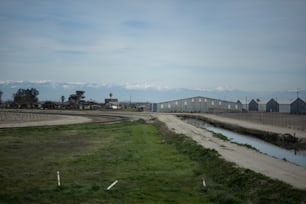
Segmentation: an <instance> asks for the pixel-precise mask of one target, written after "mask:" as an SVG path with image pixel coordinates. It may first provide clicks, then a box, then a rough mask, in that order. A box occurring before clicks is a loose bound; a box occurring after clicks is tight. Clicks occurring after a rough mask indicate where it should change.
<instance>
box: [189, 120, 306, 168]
mask: <svg viewBox="0 0 306 204" xmlns="http://www.w3.org/2000/svg"><path fill="white" fill-rule="evenodd" d="M184 121H185V122H187V123H189V124H191V125H194V126H196V127H199V128H203V129H207V130H210V131H212V132H215V133H221V134H222V135H224V136H226V137H227V138H228V139H229V140H231V141H232V142H235V143H239V144H249V145H251V146H252V147H255V148H256V149H258V150H259V151H260V152H262V153H266V154H268V155H270V156H273V157H276V158H279V159H286V160H287V161H289V162H292V163H295V164H298V165H301V166H306V151H297V152H296V153H295V152H294V150H287V149H284V148H280V147H278V146H276V145H273V144H271V143H268V142H265V141H263V140H260V139H258V138H255V137H251V136H248V135H244V134H240V133H236V132H233V131H230V130H226V129H223V128H219V127H215V126H212V125H210V124H208V123H205V122H204V121H201V120H196V119H192V118H188V119H185V120H184Z"/></svg>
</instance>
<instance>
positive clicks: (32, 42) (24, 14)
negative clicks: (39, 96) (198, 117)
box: [0, 0, 306, 91]
mask: <svg viewBox="0 0 306 204" xmlns="http://www.w3.org/2000/svg"><path fill="white" fill-rule="evenodd" d="M0 80H1V81H8V80H9V81H44V80H50V81H55V82H82V83H84V82H85V83H86V82H88V83H101V84H120V85H122V84H125V85H126V86H129V87H135V88H148V87H151V88H152V87H153V88H158V89H163V88H190V89H199V90H206V89H217V90H226V89H229V90H232V89H239V90H247V91H278V90H297V89H300V90H306V1H305V0H294V1H292V0H269V1H267V0H256V1H253V0H224V1H223V0H218V1H215V0H188V1H186V0H182V1H181V0H160V1H159V0H154V1H153V0H150V1H149V0H114V1H108V0H105V1H104V0H97V1H95V0H86V1H85V0H71V1H70V0H59V1H57V0H50V1H49V0H27V1H24V0H1V1H0Z"/></svg>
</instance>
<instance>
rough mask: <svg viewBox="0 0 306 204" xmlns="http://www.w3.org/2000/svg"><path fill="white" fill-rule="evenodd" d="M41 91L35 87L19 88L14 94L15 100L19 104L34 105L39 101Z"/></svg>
mask: <svg viewBox="0 0 306 204" xmlns="http://www.w3.org/2000/svg"><path fill="white" fill-rule="evenodd" d="M38 95H39V91H38V90H37V89H35V88H31V89H18V90H17V92H16V93H15V94H14V95H13V98H14V102H15V103H17V104H19V105H27V106H28V107H29V106H31V107H32V106H33V104H34V103H37V102H38V98H37V96H38Z"/></svg>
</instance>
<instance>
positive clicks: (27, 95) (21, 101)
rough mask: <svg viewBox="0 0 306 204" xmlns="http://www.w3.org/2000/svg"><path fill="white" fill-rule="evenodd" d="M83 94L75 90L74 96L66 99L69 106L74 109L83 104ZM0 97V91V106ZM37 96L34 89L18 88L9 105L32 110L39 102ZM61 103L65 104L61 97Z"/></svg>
mask: <svg viewBox="0 0 306 204" xmlns="http://www.w3.org/2000/svg"><path fill="white" fill-rule="evenodd" d="M84 93H85V91H81V90H77V91H76V92H75V93H74V94H71V95H70V96H69V98H68V102H69V104H70V106H75V107H76V106H78V105H79V104H80V103H82V102H85V101H84V98H85V96H84ZM2 95H3V92H2V91H1V90H0V104H2V103H3V101H2ZM38 95H39V91H38V90H37V89H36V88H29V89H22V88H20V89H18V90H17V91H16V93H14V94H13V101H12V102H11V105H12V106H13V107H16V108H34V107H35V106H36V105H37V104H38V102H39V99H38ZM61 102H62V104H63V103H64V102H65V96H61ZM49 103H50V102H49Z"/></svg>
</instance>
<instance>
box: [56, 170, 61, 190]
mask: <svg viewBox="0 0 306 204" xmlns="http://www.w3.org/2000/svg"><path fill="white" fill-rule="evenodd" d="M57 186H58V187H60V186H61V178H60V173H59V171H57Z"/></svg>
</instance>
